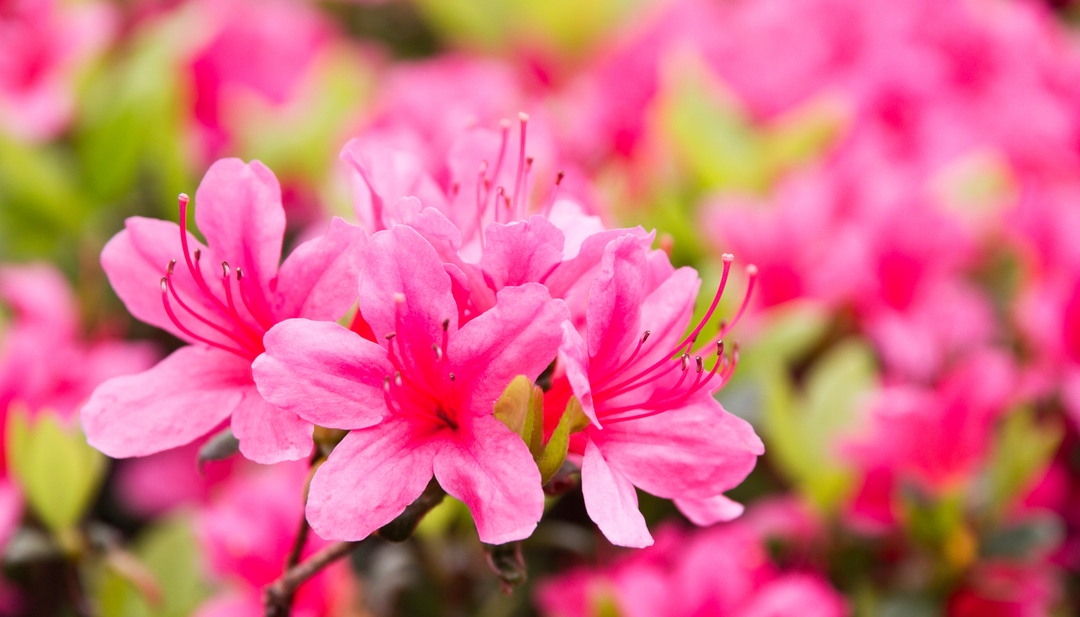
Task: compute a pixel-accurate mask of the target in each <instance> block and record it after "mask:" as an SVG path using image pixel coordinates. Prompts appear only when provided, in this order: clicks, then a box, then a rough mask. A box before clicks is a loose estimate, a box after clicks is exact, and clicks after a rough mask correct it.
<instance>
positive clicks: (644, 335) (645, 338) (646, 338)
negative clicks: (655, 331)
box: [641, 330, 652, 345]
mask: <svg viewBox="0 0 1080 617" xmlns="http://www.w3.org/2000/svg"><path fill="white" fill-rule="evenodd" d="M651 334H652V330H646V331H645V334H642V335H641V344H642V345H644V344H645V341H647V340H649V335H651Z"/></svg>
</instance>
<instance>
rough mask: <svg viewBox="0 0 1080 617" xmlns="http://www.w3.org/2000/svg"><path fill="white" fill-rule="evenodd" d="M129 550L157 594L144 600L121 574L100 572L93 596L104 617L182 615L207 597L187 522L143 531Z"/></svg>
mask: <svg viewBox="0 0 1080 617" xmlns="http://www.w3.org/2000/svg"><path fill="white" fill-rule="evenodd" d="M133 552H134V554H135V555H136V556H137V557H138V559H139V560H140V562H141V563H142V565H144V566H145V567H146V569H147V570H148V571H149V573H150V574H151V575H152V576H153V578H154V581H155V583H156V585H157V589H156V591H157V592H159V594H160V595H159V596H158V597H157V598H147V597H145V596H144V595H143V592H142V591H140V590H139V588H138V587H137V586H135V585H133V584H132V583H131V582H129V581H127V580H125V579H124V578H123V577H122V576H120V575H119V574H117V573H115V572H113V571H112V570H103V571H100V572H99V575H98V578H97V580H96V581H95V584H94V587H93V598H94V601H95V604H96V605H97V609H98V613H99V614H100V615H101V616H102V617H186V616H187V615H190V614H191V613H192V612H193V611H194V609H195V608H196V607H197V606H198V605H199V604H200V603H201V602H202V601H203V600H205V599H206V598H207V596H208V595H209V588H208V586H207V584H206V581H205V580H204V579H203V576H202V569H201V563H200V559H201V556H200V554H199V549H198V543H197V542H195V539H194V538H193V537H192V534H191V530H190V525H189V524H188V522H187V521H186V520H184V519H179V518H178V519H173V520H169V521H165V522H163V523H160V524H158V525H155V526H153V527H150V528H149V529H147V530H145V531H144V532H143V533H141V534H140V535H139V537H138V539H137V540H136V542H135V546H134V551H133ZM151 600H153V601H151Z"/></svg>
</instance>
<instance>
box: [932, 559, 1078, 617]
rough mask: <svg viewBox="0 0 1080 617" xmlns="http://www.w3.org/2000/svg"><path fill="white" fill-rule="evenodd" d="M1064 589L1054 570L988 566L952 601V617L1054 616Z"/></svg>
mask: <svg viewBox="0 0 1080 617" xmlns="http://www.w3.org/2000/svg"><path fill="white" fill-rule="evenodd" d="M1060 593H1061V592H1060V589H1059V585H1058V583H1057V581H1056V580H1055V575H1054V572H1053V570H1052V569H1051V568H1048V567H1046V566H1044V565H1038V564H1023V565H1015V564H1007V563H987V564H983V565H981V566H979V567H978V568H977V569H976V570H975V571H974V572H973V573H972V574H971V575H970V576H969V580H968V582H967V584H966V585H964V586H963V587H961V588H960V589H959V590H958V591H957V592H956V593H954V594H953V596H952V597H951V598H949V603H948V612H947V615H948V617H1041V616H1043V615H1050V614H1052V609H1053V607H1054V606H1055V605H1056V604H1057V602H1058V600H1059V594H1060Z"/></svg>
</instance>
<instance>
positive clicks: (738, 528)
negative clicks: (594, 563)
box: [537, 510, 848, 617]
mask: <svg viewBox="0 0 1080 617" xmlns="http://www.w3.org/2000/svg"><path fill="white" fill-rule="evenodd" d="M754 515H755V512H754V511H753V510H752V511H751V513H750V514H749V515H748V516H750V517H753V516H754ZM758 527H759V526H758V525H756V524H755V522H754V521H753V520H740V521H736V522H733V523H728V524H725V525H720V526H717V527H714V528H712V529H707V530H701V531H694V532H684V531H682V530H679V529H677V528H675V527H673V526H668V527H665V528H663V529H661V530H660V531H659V532H658V533H657V542H656V544H655V545H654V546H651V547H649V548H647V549H645V550H642V551H635V552H633V553H628V554H625V555H623V556H622V557H620V558H619V559H617V560H615V561H614V562H613V563H611V564H610V565H605V566H600V567H582V568H577V569H575V570H571V571H569V572H567V573H565V574H561V575H559V576H557V577H553V578H551V579H548V580H546V581H543V582H542V583H541V585H540V586H539V589H538V593H537V600H538V602H537V603H538V604H539V606H540V608H541V612H542V614H544V615H548V616H550V617H600V616H601V615H606V614H610V613H611V612H613V611H618V614H620V615H635V616H637V617H660V616H661V615H662V616H664V617H683V616H686V617H690V616H692V615H732V616H735V617H772V616H777V615H806V616H808V617H842V616H844V615H847V614H848V609H847V606H846V602H845V601H844V599H843V598H842V596H841V595H840V594H839V593H838V592H837V591H836V590H835V589H833V588H832V587H831V586H830V585H829V583H828V582H826V581H825V580H824V578H823V577H822V576H821V575H820V574H818V573H815V572H812V571H799V570H785V569H782V568H780V567H778V566H776V565H775V564H773V563H771V562H770V560H769V556H768V552H767V549H766V541H767V540H773V539H775V538H773V537H772V534H770V533H764V532H762V531H761V530H760V529H758Z"/></svg>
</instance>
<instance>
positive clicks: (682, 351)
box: [592, 254, 757, 424]
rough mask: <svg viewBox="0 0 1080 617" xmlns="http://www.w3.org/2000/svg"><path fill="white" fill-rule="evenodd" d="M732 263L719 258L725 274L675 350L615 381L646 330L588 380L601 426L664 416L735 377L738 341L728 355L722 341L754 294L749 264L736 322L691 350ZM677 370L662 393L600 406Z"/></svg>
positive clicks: (639, 349) (640, 344) (642, 344)
mask: <svg viewBox="0 0 1080 617" xmlns="http://www.w3.org/2000/svg"><path fill="white" fill-rule="evenodd" d="M733 260H734V257H733V256H731V255H730V254H725V255H724V256H723V262H724V273H723V276H722V278H721V280H720V286H719V288H718V289H717V291H716V295H715V296H714V297H713V301H712V304H711V305H710V306H709V310H708V311H707V312H706V313H705V316H704V317H703V318H702V319H701V321H700V322H698V324H697V326H696V327H695V328H694V330H693V331H692V332H691V333H690V334H689V335H687V336H686V337H685V338H683V339H682V341H681V342H679V344H677V345H676V346H675V347H674V349H672V350H671V351H670V352H669V353H667V354H665V355H664V356H663V357H662V358H661V359H660V360H658V361H657V362H655V363H653V364H652V365H650V366H648V367H647V368H645V369H643V370H640V371H638V372H636V373H634V374H633V375H632V376H630V377H628V378H625V379H621V380H617V377H619V376H620V375H621V374H622V372H623V371H624V370H625V369H627V368H628V367H630V366H631V365H632V364H633V362H634V360H636V359H637V358H638V356H639V355H640V354H641V352H642V350H643V349H644V348H645V346H646V343H647V342H648V340H649V336H650V334H651V332H650V331H648V330H646V331H645V332H644V334H642V335H641V337H640V338H639V339H638V343H637V346H636V347H635V348H634V351H633V352H631V354H630V356H629V357H627V359H626V360H624V361H623V362H622V363H621V364H620V365H619V366H618V367H617V368H616V369H615V370H613V371H611V372H609V373H608V374H607V375H605V376H603V377H602V378H600V379H598V380H596V381H594V382H593V384H592V396H593V404H594V406H595V409H596V413H597V419H598V420H600V422H601V423H602V424H610V423H615V422H625V421H628V420H637V419H640V418H647V417H650V416H655V415H657V414H661V413H664V412H665V411H668V410H670V409H675V408H678V407H679V406H681V405H683V404H684V403H685V402H686V401H688V400H689V399H690V397H692V396H693V395H694V394H696V393H698V392H700V391H702V390H706V389H707V390H706V391H708V392H715V391H716V390H719V389H720V388H722V387H724V385H726V384H727V383H728V381H730V380H731V376H732V375H733V374H734V373H735V367H736V365H737V364H738V362H739V347H738V343H736V344H734V345H732V349H731V353H730V355H725V345H724V341H723V337H724V336H726V335H727V334H728V333H729V332H730V331H731V329H732V328H734V327H735V324H736V323H737V322H738V321H739V319H740V318H741V317H742V315H743V313H745V312H746V308H747V306H748V305H749V303H750V296H751V294H752V293H753V290H754V282H755V281H756V280H757V268H756V267H754V266H752V265H751V266H748V267H747V269H746V271H747V275H748V279H749V281H748V284H747V289H746V295H745V296H744V298H743V302H742V305H741V306H740V307H739V311H738V313H736V315H735V318H734V319H733V320H732V321H731V322H726V321H721V322H720V324H719V328H718V332H717V333H716V335H715V336H714V337H712V338H711V339H710V340H709V341H707V342H706V343H704V344H702V345H701V346H699V347H697V349H695V348H694V346H695V345H696V343H697V339H698V335H700V334H701V330H702V329H703V328H704V327H705V324H707V323H708V322H709V319H711V318H712V315H713V313H714V312H715V311H716V307H717V304H718V303H719V301H720V296H721V295H723V293H724V287H725V286H726V285H727V280H728V274H729V273H730V271H731V262H732V261H733ZM713 347H715V350H716V361H715V362H714V363H713V367H712V369H710V370H708V371H706V370H705V361H704V359H703V356H708V355H710V354H709V351H710V350H711V349H712V348H713ZM691 367H693V369H694V370H693V371H691ZM677 371H678V372H681V374H680V375H679V378H678V380H677V381H676V382H675V384H674V385H672V386H671V387H669V388H667V389H666V390H664V391H661V392H651V393H650V394H649V396H648V399H647V400H644V401H633V402H632V403H630V402H626V404H621V405H618V406H614V407H607V406H605V405H604V403H605V402H606V401H611V400H613V399H614V398H616V397H621V396H623V395H625V394H627V393H630V392H633V391H635V390H639V389H640V388H643V387H645V386H647V385H649V384H652V383H654V382H656V381H658V380H660V379H663V378H665V377H669V376H671V375H673V374H674V373H675V372H677ZM691 372H693V373H695V376H694V378H693V380H692V381H691V380H688V378H689V375H690V373H691Z"/></svg>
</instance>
